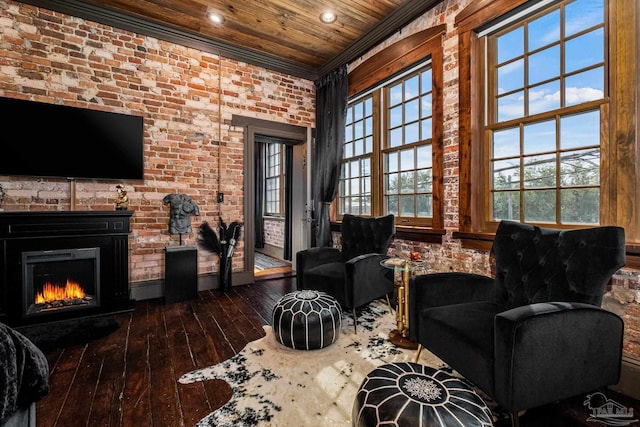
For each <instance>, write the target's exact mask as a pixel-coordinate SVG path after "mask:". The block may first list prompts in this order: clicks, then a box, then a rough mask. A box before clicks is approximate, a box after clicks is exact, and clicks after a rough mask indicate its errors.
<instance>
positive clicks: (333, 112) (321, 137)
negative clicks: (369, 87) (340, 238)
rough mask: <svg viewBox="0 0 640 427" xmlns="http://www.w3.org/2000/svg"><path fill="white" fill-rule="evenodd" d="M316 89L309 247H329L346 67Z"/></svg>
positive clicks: (344, 111)
mask: <svg viewBox="0 0 640 427" xmlns="http://www.w3.org/2000/svg"><path fill="white" fill-rule="evenodd" d="M315 86H316V145H315V156H314V162H313V165H314V168H313V174H312V175H313V192H312V194H313V204H314V223H313V225H314V233H313V237H315V242H312V246H317V247H331V246H333V239H332V237H331V223H330V218H329V210H330V206H331V202H332V201H333V199H335V197H336V195H337V193H338V181H339V179H340V166H341V161H342V150H343V144H344V126H345V120H346V114H347V96H348V92H347V90H348V75H347V66H346V65H343V66H342V67H340V68H338V69H336V70H334V71H332V72H330V73H328V74H325V75H324V76H323V77H321V78H319V79H318V80H316V81H315Z"/></svg>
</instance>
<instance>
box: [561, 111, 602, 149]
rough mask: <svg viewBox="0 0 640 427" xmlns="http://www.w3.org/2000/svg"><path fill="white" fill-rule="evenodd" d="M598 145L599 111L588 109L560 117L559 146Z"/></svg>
mask: <svg viewBox="0 0 640 427" xmlns="http://www.w3.org/2000/svg"><path fill="white" fill-rule="evenodd" d="M598 145H600V112H599V111H589V112H587V113H582V114H574V115H571V116H563V117H561V118H560V148H561V149H563V150H566V149H569V148H577V147H589V146H598Z"/></svg>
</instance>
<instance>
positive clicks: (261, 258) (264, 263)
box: [253, 252, 289, 271]
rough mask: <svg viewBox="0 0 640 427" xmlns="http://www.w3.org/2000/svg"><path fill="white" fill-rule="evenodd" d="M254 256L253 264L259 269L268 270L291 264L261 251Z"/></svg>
mask: <svg viewBox="0 0 640 427" xmlns="http://www.w3.org/2000/svg"><path fill="white" fill-rule="evenodd" d="M254 256H255V260H254V263H253V266H254V268H255V269H256V270H258V271H260V270H267V269H269V268H279V267H286V266H288V265H289V264H288V263H286V262H284V261H280V260H279V259H276V258H272V257H270V256H269V255H265V254H263V253H261V252H256V253H255V254H254Z"/></svg>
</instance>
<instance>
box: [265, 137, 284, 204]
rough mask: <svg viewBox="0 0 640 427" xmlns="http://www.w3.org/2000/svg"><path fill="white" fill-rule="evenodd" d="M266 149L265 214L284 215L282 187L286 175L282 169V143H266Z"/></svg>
mask: <svg viewBox="0 0 640 427" xmlns="http://www.w3.org/2000/svg"><path fill="white" fill-rule="evenodd" d="M264 149H265V156H264V158H265V163H266V165H265V214H266V215H269V216H282V212H283V211H284V210H283V207H282V200H283V197H282V189H283V188H284V184H283V183H284V175H283V170H282V165H283V161H282V156H283V150H282V144H279V143H272V142H270V143H266V144H264Z"/></svg>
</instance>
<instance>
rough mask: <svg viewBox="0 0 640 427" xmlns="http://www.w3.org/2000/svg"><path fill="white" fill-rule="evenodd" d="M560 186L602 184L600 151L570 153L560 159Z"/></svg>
mask: <svg viewBox="0 0 640 427" xmlns="http://www.w3.org/2000/svg"><path fill="white" fill-rule="evenodd" d="M560 181H561V182H560V185H562V186H564V187H567V186H578V185H581V186H584V185H592V186H596V185H599V184H600V150H599V149H597V148H592V149H587V150H579V151H569V152H567V153H563V154H562V157H561V158H560Z"/></svg>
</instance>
